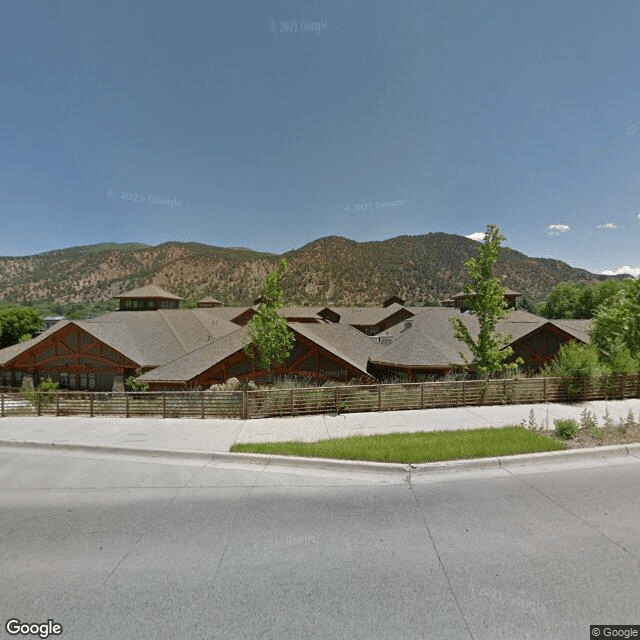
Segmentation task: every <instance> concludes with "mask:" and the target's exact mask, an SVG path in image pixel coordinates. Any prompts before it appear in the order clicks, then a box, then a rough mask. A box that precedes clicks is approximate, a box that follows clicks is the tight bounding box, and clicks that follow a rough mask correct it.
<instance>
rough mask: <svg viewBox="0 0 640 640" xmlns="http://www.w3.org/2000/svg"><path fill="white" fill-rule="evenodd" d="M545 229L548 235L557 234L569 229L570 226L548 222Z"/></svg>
mask: <svg viewBox="0 0 640 640" xmlns="http://www.w3.org/2000/svg"><path fill="white" fill-rule="evenodd" d="M546 229H547V235H549V236H559V235H560V234H561V233H566V232H567V231H571V227H570V226H569V225H568V224H548V225H547V226H546Z"/></svg>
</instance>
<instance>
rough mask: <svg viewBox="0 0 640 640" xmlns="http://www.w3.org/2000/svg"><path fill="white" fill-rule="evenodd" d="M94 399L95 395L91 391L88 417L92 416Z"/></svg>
mask: <svg viewBox="0 0 640 640" xmlns="http://www.w3.org/2000/svg"><path fill="white" fill-rule="evenodd" d="M94 400H95V395H94V394H93V393H90V394H89V417H90V418H93V402H94Z"/></svg>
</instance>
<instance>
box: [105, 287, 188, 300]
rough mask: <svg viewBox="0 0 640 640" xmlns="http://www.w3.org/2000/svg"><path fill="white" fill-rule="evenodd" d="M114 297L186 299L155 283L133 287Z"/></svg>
mask: <svg viewBox="0 0 640 640" xmlns="http://www.w3.org/2000/svg"><path fill="white" fill-rule="evenodd" d="M113 297H114V298H116V299H118V300H119V299H121V298H125V299H128V298H138V299H139V298H161V299H163V300H184V298H181V297H180V296H176V295H174V294H173V293H169V292H168V291H165V290H164V289H161V288H160V287H157V286H156V285H155V284H148V285H146V286H144V287H139V288H138V289H132V290H131V291H127V292H125V293H121V294H119V295H117V296H113Z"/></svg>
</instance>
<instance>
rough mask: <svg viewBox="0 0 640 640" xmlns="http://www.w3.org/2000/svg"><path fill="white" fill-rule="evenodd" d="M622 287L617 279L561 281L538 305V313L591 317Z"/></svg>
mask: <svg viewBox="0 0 640 640" xmlns="http://www.w3.org/2000/svg"><path fill="white" fill-rule="evenodd" d="M623 287H624V283H623V282H621V281H619V280H603V281H602V282H595V283H593V284H584V283H576V282H561V283H560V284H559V285H557V286H555V287H554V288H553V290H552V291H551V293H549V295H548V296H547V297H546V299H545V301H544V302H542V303H541V304H540V305H539V306H538V313H539V314H540V315H541V316H544V317H545V318H593V316H594V315H595V312H596V310H597V309H598V307H599V306H600V305H601V304H603V303H605V302H607V301H608V300H610V299H612V298H613V297H614V296H615V295H616V294H617V293H618V291H620V290H621V289H622V288H623Z"/></svg>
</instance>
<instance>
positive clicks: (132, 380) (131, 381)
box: [125, 367, 149, 391]
mask: <svg viewBox="0 0 640 640" xmlns="http://www.w3.org/2000/svg"><path fill="white" fill-rule="evenodd" d="M143 373H144V372H143V371H142V369H141V368H140V367H138V368H137V369H136V370H135V372H134V374H133V375H132V376H129V377H128V378H127V379H126V380H125V386H126V387H127V389H129V390H130V391H147V390H148V389H149V383H148V382H144V381H143V380H138V378H139V377H140V376H141V375H142V374H143Z"/></svg>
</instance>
